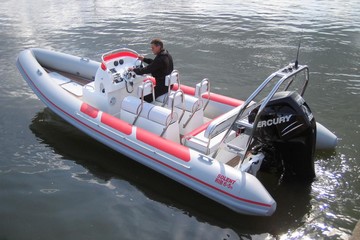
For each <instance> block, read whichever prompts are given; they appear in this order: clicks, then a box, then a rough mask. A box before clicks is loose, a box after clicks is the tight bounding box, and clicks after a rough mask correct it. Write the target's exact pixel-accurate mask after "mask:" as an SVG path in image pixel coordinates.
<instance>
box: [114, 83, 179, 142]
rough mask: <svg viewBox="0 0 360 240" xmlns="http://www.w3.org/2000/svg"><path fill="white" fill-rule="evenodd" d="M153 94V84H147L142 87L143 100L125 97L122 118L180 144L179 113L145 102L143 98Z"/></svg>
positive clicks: (121, 112)
mask: <svg viewBox="0 0 360 240" xmlns="http://www.w3.org/2000/svg"><path fill="white" fill-rule="evenodd" d="M152 93H153V86H152V83H151V84H148V82H145V83H143V84H142V85H140V86H139V89H138V96H140V97H141V98H139V97H135V96H127V97H125V98H124V99H123V101H122V103H121V110H120V118H121V119H122V120H124V121H126V122H128V123H130V124H132V125H135V126H137V127H141V128H143V129H145V130H147V131H149V132H152V133H155V134H156V135H159V136H161V137H164V138H166V139H170V140H172V141H175V142H177V143H179V142H180V132H179V124H178V121H177V120H178V115H177V113H176V112H172V111H171V110H170V109H167V108H164V107H161V106H155V105H154V104H152V103H148V102H145V101H144V99H143V98H144V97H145V96H146V95H148V94H152Z"/></svg>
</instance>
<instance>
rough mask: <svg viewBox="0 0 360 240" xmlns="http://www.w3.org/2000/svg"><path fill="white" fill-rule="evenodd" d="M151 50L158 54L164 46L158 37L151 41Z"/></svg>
mask: <svg viewBox="0 0 360 240" xmlns="http://www.w3.org/2000/svg"><path fill="white" fill-rule="evenodd" d="M150 44H151V51H152V52H153V54H155V55H158V54H159V53H160V52H161V50H162V49H163V48H164V44H163V42H162V41H161V40H160V39H159V38H155V39H153V40H152V41H151V43H150Z"/></svg>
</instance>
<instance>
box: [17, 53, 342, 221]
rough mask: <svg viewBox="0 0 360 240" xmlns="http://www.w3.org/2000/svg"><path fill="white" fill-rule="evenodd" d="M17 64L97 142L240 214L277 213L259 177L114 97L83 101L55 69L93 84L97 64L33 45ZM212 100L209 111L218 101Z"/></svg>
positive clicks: (50, 104)
mask: <svg viewBox="0 0 360 240" xmlns="http://www.w3.org/2000/svg"><path fill="white" fill-rule="evenodd" d="M17 66H18V68H19V70H20V72H21V74H22V75H23V77H24V79H25V80H26V81H27V83H28V84H29V86H30V87H31V88H32V90H33V91H34V92H35V93H36V95H37V96H38V97H39V98H40V100H41V101H43V102H44V103H45V104H46V105H47V106H48V107H49V108H50V109H51V110H52V111H53V112H55V113H56V114H57V115H59V116H60V117H62V118H63V119H64V120H66V121H67V122H69V123H70V124H72V125H73V126H75V127H76V128H78V129H80V130H81V131H83V132H85V133H86V134H88V135H89V136H91V137H93V138H94V139H96V140H97V141H99V142H101V143H103V144H105V145H107V146H109V147H110V148H112V149H114V150H116V151H118V152H120V153H121V154H124V155H126V156H127V157H129V158H132V159H134V160H136V161H138V162H139V163H141V164H143V165H145V166H148V167H150V168H151V169H154V170H155V171H157V172H159V173H162V174H163V175H165V176H167V177H169V178H171V179H174V180H175V181H177V182H179V183H181V184H183V185H185V186H187V187H189V188H191V189H193V190H195V191H197V192H199V193H201V194H203V195H204V196H206V197H208V198H210V199H213V200H214V201H216V202H219V203H220V204H222V205H225V206H226V207H228V208H230V209H232V210H234V211H236V212H239V213H244V214H250V215H261V216H269V215H272V214H273V212H274V211H275V209H276V202H275V201H274V199H273V198H272V197H271V195H270V194H269V193H268V192H267V190H266V189H265V188H264V187H263V185H262V184H261V183H260V182H259V180H258V179H257V178H256V177H255V176H253V175H251V174H249V173H247V172H243V171H239V170H238V169H236V168H234V167H232V166H229V165H228V164H225V163H222V162H221V161H218V160H216V159H212V158H211V157H209V156H208V155H206V154H204V153H201V152H199V151H196V150H194V149H192V148H190V147H187V146H184V145H183V144H181V143H177V142H174V141H170V140H168V139H165V138H162V137H160V136H158V135H156V134H154V133H151V132H149V131H147V130H144V129H142V128H141V127H139V126H134V125H131V124H129V123H127V122H125V121H124V120H121V119H120V118H119V117H118V114H119V113H117V112H114V111H115V110H114V109H118V108H119V106H120V105H118V104H120V103H119V101H117V102H115V101H114V103H112V105H111V106H110V107H109V108H108V109H106V107H104V108H103V107H102V106H104V104H105V103H103V102H99V101H94V102H92V100H91V101H85V100H86V96H85V94H84V95H83V93H82V92H81V89H84V88H88V87H87V86H86V85H89V84H88V83H84V85H82V86H79V84H75V83H73V82H67V80H66V78H62V77H61V75H58V74H56V73H54V72H55V69H56V72H59V73H60V74H62V73H67V74H69V75H71V76H74V77H78V78H81V79H82V80H86V79H87V80H88V81H89V83H90V84H91V83H92V80H93V79H94V78H95V76H96V74H97V71H98V69H99V67H100V63H99V62H95V61H91V60H88V59H84V58H79V57H75V56H71V55H67V54H62V53H56V52H52V51H47V50H42V49H29V50H25V51H23V52H21V53H20V55H19V57H18V61H17ZM69 79H71V77H69ZM61 81H63V82H61ZM135 85H136V84H135ZM84 91H87V90H84ZM110 101H112V100H111V99H110ZM234 101H236V100H234ZM96 104H97V105H98V106H96V107H94V105H96ZM209 104H210V105H209V108H210V109H211V108H214V106H216V104H218V103H216V102H215V103H209ZM224 106H225V105H224ZM224 108H226V107H223V109H224ZM227 108H228V109H233V108H234V107H233V106H227ZM100 109H101V110H100ZM225 110H226V109H225ZM216 114H219V113H216ZM318 129H320V128H318ZM321 129H322V130H321V131H322V133H321V134H319V133H318V136H321V137H322V138H324V139H325V140H324V139H323V140H321V141H322V142H321V144H318V145H319V146H321V147H325V148H327V147H329V146H328V143H327V141H329V140H328V139H329V137H326V136H328V135H329V134H330V135H331V134H332V133H331V132H330V131H328V130H327V129H326V128H324V127H323V128H321ZM169 134H171V133H169ZM324 136H325V137H324ZM170 137H171V136H170ZM330 138H331V139H332V140H331V141H332V143H330V144H336V142H334V141H335V140H334V138H333V137H332V136H330ZM335 139H336V138H335Z"/></svg>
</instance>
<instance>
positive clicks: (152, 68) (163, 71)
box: [129, 38, 174, 102]
mask: <svg viewBox="0 0 360 240" xmlns="http://www.w3.org/2000/svg"><path fill="white" fill-rule="evenodd" d="M150 44H151V51H152V52H153V54H154V55H155V58H154V59H151V58H145V57H144V56H139V57H138V58H139V59H140V60H141V61H143V62H144V63H147V64H148V65H147V66H146V67H144V68H129V70H130V71H134V72H135V73H136V74H138V75H142V74H149V73H150V74H151V75H152V76H153V77H154V78H155V79H156V86H155V98H157V97H158V96H161V95H163V94H165V93H167V89H168V87H167V86H165V77H166V75H169V74H170V73H171V72H172V71H173V70H174V64H173V59H172V56H171V55H170V53H169V52H168V51H167V50H166V49H164V44H163V42H162V41H161V40H160V39H159V38H155V39H153V40H152V41H151V43H150ZM145 101H147V102H152V101H153V99H152V95H151V94H150V95H148V96H146V97H145Z"/></svg>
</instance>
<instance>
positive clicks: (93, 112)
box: [80, 103, 99, 118]
mask: <svg viewBox="0 0 360 240" xmlns="http://www.w3.org/2000/svg"><path fill="white" fill-rule="evenodd" d="M80 111H81V112H83V113H85V114H86V115H88V116H90V117H92V118H96V117H97V116H98V114H99V109H97V108H94V107H93V106H91V105H89V104H87V103H83V104H81V108H80Z"/></svg>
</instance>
